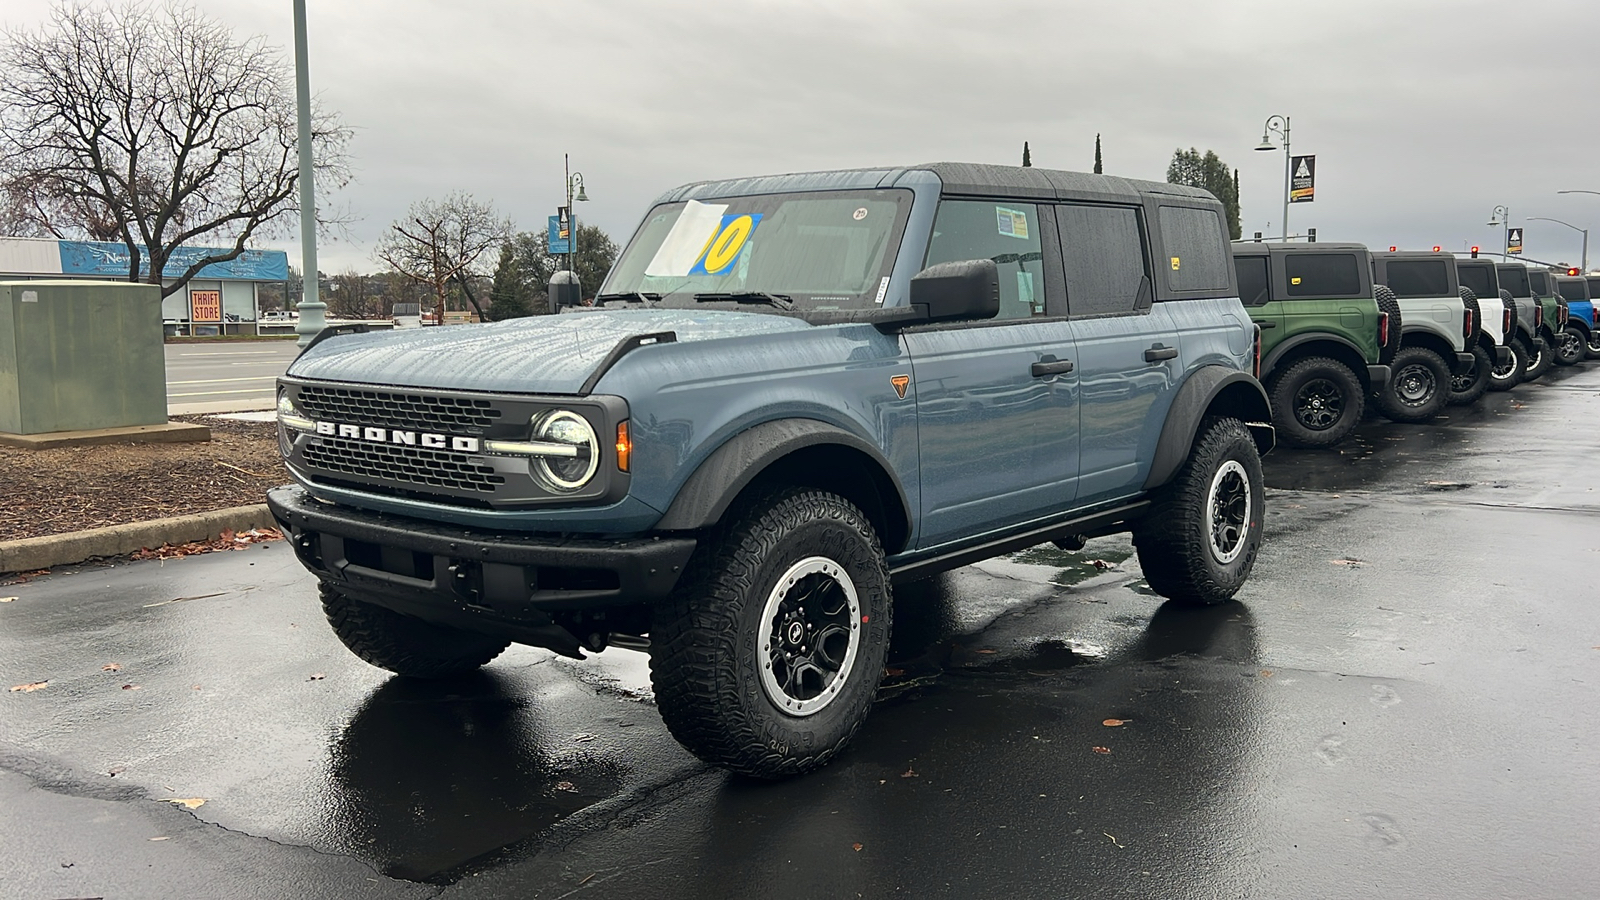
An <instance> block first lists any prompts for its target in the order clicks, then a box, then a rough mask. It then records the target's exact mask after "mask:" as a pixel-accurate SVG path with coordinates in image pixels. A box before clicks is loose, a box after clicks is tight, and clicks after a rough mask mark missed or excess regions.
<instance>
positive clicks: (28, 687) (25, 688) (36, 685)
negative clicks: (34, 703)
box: [11, 680, 50, 694]
mask: <svg viewBox="0 0 1600 900" xmlns="http://www.w3.org/2000/svg"><path fill="white" fill-rule="evenodd" d="M49 683H50V682H49V681H48V680H45V681H35V682H33V683H32V684H19V685H15V686H13V687H12V688H11V692H12V693H13V694H14V693H16V692H17V691H21V692H22V693H24V694H31V693H33V692H34V691H37V690H38V689H40V688H42V687H44V686H45V685H47V684H49Z"/></svg>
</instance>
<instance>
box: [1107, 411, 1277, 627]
mask: <svg viewBox="0 0 1600 900" xmlns="http://www.w3.org/2000/svg"><path fill="white" fill-rule="evenodd" d="M1235 476H1242V480H1243V481H1244V484H1243V485H1242V486H1238V485H1235V488H1236V489H1234V490H1232V493H1233V495H1234V502H1232V503H1229V504H1227V505H1226V509H1227V511H1230V514H1231V516H1232V520H1233V521H1234V522H1235V524H1234V525H1233V526H1230V528H1229V529H1227V532H1228V534H1229V537H1228V538H1227V539H1226V540H1224V541H1223V543H1224V545H1226V546H1227V548H1228V549H1229V550H1232V551H1233V555H1232V556H1231V558H1228V559H1222V558H1219V554H1218V553H1217V552H1216V550H1215V548H1214V546H1213V544H1214V541H1213V534H1214V529H1215V526H1216V525H1217V524H1219V521H1220V520H1219V517H1218V515H1217V512H1216V511H1214V510H1213V509H1212V499H1211V498H1212V493H1213V491H1212V489H1213V487H1214V486H1220V485H1221V482H1223V481H1231V479H1232V478H1233V477H1235ZM1225 496H1226V494H1225V493H1221V492H1219V494H1218V499H1219V500H1221V499H1222V498H1223V497H1225ZM1244 499H1247V502H1244V503H1243V508H1242V509H1241V508H1240V503H1239V501H1240V500H1244ZM1151 500H1152V502H1151V504H1150V509H1149V511H1148V512H1147V513H1146V514H1145V516H1144V517H1143V518H1142V519H1140V520H1139V523H1138V524H1137V525H1135V526H1134V529H1133V546H1134V548H1135V549H1136V550H1138V552H1139V566H1140V568H1142V569H1143V570H1144V579H1145V582H1146V583H1148V584H1149V585H1150V589H1151V590H1153V591H1155V592H1156V593H1158V594H1160V595H1161V596H1163V597H1167V598H1169V599H1170V600H1172V601H1173V602H1175V603H1181V604H1184V605H1188V606H1210V605H1213V604H1217V603H1225V602H1227V601H1228V600H1231V599H1233V595H1234V594H1235V593H1237V592H1238V590H1239V588H1240V587H1241V586H1243V585H1244V582H1245V579H1247V578H1249V577H1250V569H1251V568H1252V567H1253V566H1254V565H1255V562H1256V554H1257V553H1258V552H1259V551H1260V549H1261V521H1262V515H1263V513H1264V511H1265V503H1266V495H1265V492H1264V490H1263V487H1262V479H1261V456H1260V454H1259V453H1258V452H1257V450H1256V442H1255V439H1254V438H1252V437H1251V436H1250V430H1249V429H1248V428H1246V427H1245V426H1244V423H1243V422H1241V421H1239V420H1238V419H1224V418H1217V417H1214V416H1211V417H1207V418H1206V419H1205V420H1204V421H1202V422H1201V423H1200V431H1199V433H1198V435H1197V436H1196V437H1195V441H1194V446H1192V447H1190V448H1189V458H1188V459H1187V460H1185V461H1184V463H1183V466H1182V468H1180V469H1179V470H1178V474H1177V475H1176V476H1175V477H1174V478H1173V479H1172V481H1170V482H1168V483H1167V484H1165V485H1162V486H1161V487H1160V488H1157V489H1156V490H1155V491H1154V492H1152V494H1151ZM1241 519H1242V521H1240V520H1241ZM1221 555H1222V556H1226V555H1228V554H1221Z"/></svg>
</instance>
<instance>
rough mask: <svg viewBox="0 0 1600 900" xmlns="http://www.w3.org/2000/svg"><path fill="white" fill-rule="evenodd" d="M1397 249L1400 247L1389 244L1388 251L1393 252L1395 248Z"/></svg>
mask: <svg viewBox="0 0 1600 900" xmlns="http://www.w3.org/2000/svg"><path fill="white" fill-rule="evenodd" d="M1399 249H1400V248H1399V247H1396V246H1394V245H1392V244H1391V245H1390V246H1389V252H1390V253H1393V252H1395V251H1396V250H1399Z"/></svg>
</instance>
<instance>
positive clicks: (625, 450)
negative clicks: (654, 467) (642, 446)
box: [617, 422, 633, 472]
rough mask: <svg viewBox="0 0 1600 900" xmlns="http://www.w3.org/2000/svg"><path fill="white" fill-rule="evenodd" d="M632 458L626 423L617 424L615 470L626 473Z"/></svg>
mask: <svg viewBox="0 0 1600 900" xmlns="http://www.w3.org/2000/svg"><path fill="white" fill-rule="evenodd" d="M632 456H633V438H631V437H629V436H628V423H627V422H618V423H617V470H618V471H619V472H626V471H628V464H629V463H630V462H631V461H632V459H631V458H632Z"/></svg>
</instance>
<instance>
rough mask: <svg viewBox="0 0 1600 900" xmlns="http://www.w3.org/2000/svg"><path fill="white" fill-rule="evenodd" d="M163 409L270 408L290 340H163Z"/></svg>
mask: <svg viewBox="0 0 1600 900" xmlns="http://www.w3.org/2000/svg"><path fill="white" fill-rule="evenodd" d="M166 349H167V414H168V415H175V416H176V415H192V414H194V413H214V412H234V411H237V410H245V409H271V408H272V406H273V404H274V403H275V402H276V397H277V393H276V383H277V379H278V376H279V375H282V374H283V372H284V370H285V369H287V368H289V363H291V362H293V361H294V358H295V354H296V353H298V352H299V348H298V347H297V346H296V345H295V342H294V341H289V340H284V341H240V342H238V343H223V342H220V341H219V342H217V343H196V344H167V345H166Z"/></svg>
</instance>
